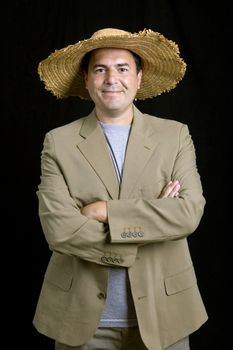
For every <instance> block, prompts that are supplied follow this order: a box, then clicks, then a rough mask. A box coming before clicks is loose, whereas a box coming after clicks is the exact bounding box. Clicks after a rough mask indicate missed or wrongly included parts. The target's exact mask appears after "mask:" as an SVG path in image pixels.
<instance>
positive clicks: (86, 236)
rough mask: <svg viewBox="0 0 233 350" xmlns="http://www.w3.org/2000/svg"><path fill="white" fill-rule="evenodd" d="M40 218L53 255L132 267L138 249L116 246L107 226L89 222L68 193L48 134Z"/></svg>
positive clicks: (39, 194)
mask: <svg viewBox="0 0 233 350" xmlns="http://www.w3.org/2000/svg"><path fill="white" fill-rule="evenodd" d="M37 196H38V199H39V218H40V222H41V226H42V229H43V232H44V235H45V238H46V240H47V242H48V245H49V247H50V249H51V250H52V251H57V252H60V253H64V254H68V255H73V256H76V257H79V258H81V259H84V260H88V261H91V262H94V263H97V264H101V265H114V266H115V265H116V266H125V267H128V266H131V265H132V264H133V263H134V260H135V257H136V254H137V246H136V245H135V246H132V245H130V244H128V245H127V244H126V245H125V246H124V249H122V245H120V244H119V245H117V244H116V245H115V244H114V245H113V244H111V243H110V242H108V241H109V235H108V226H106V225H104V224H103V223H100V222H98V221H96V220H91V219H88V218H86V217H85V216H84V215H82V214H81V213H80V210H79V208H78V206H77V204H76V203H75V201H74V200H73V198H72V197H71V195H70V193H69V188H68V186H67V184H66V182H65V179H64V176H63V174H62V171H61V169H60V167H59V164H58V163H57V161H56V152H55V147H54V142H53V136H52V134H51V133H47V134H46V136H45V140H44V145H43V150H42V155H41V181H40V184H39V186H38V191H37Z"/></svg>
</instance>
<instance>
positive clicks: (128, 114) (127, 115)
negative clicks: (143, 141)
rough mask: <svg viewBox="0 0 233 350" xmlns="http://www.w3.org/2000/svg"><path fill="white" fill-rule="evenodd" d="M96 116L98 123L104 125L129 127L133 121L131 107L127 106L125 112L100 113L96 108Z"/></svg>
mask: <svg viewBox="0 0 233 350" xmlns="http://www.w3.org/2000/svg"><path fill="white" fill-rule="evenodd" d="M96 116H97V119H98V120H99V121H101V122H102V123H106V124H116V125H129V124H131V123H132V120H133V106H132V105H131V106H129V107H128V108H127V109H126V110H125V111H121V112H119V111H115V112H114V111H111V112H110V111H107V112H105V111H102V110H100V109H99V108H98V107H96Z"/></svg>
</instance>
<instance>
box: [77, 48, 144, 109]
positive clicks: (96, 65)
mask: <svg viewBox="0 0 233 350" xmlns="http://www.w3.org/2000/svg"><path fill="white" fill-rule="evenodd" d="M141 75H142V72H141V71H140V72H139V73H137V70H136V63H135V61H134V57H133V55H132V53H131V52H130V51H128V50H124V49H113V48H106V49H97V50H94V51H93V52H92V53H91V57H90V61H89V66H88V72H87V73H85V75H84V78H85V82H86V88H87V90H88V92H89V94H90V97H91V98H92V100H93V101H94V103H95V105H96V107H97V109H98V110H100V111H102V112H105V113H106V112H107V113H119V112H121V111H125V110H126V109H127V107H129V105H131V104H132V102H133V101H134V98H135V95H136V93H137V90H138V88H139V86H140V82H141Z"/></svg>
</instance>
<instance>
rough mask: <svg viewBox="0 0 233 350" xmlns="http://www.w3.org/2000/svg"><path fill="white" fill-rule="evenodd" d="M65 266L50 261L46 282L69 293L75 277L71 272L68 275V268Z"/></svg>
mask: <svg viewBox="0 0 233 350" xmlns="http://www.w3.org/2000/svg"><path fill="white" fill-rule="evenodd" d="M63 266H64V265H60V264H59V265H57V264H54V262H53V261H50V262H49V265H48V268H47V271H46V273H45V280H46V281H47V282H48V283H51V284H53V285H54V286H56V287H59V288H60V289H62V290H64V291H68V290H69V289H70V288H71V285H72V281H73V275H72V273H71V272H70V273H68V271H67V266H66V267H65V269H64V267H63Z"/></svg>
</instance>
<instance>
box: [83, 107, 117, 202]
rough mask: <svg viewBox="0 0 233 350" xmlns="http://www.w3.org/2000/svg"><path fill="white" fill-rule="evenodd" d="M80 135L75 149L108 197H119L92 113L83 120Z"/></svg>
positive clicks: (102, 135)
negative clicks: (80, 137) (80, 153)
mask: <svg viewBox="0 0 233 350" xmlns="http://www.w3.org/2000/svg"><path fill="white" fill-rule="evenodd" d="M80 135H81V136H82V137H83V140H82V141H81V142H80V143H79V144H78V145H77V147H78V148H79V150H80V152H82V154H83V155H84V157H85V158H86V159H87V161H88V162H89V163H90V165H91V166H92V168H93V169H94V171H95V172H96V174H97V175H98V176H99V178H100V179H101V181H102V182H103V183H104V185H105V187H106V188H107V190H108V192H109V194H110V197H111V198H112V199H117V198H118V196H119V182H118V179H117V175H116V172H115V168H114V165H113V162H112V158H111V155H110V152H109V150H108V146H107V143H106V140H105V137H104V134H103V131H102V129H101V127H100V125H99V124H98V121H97V118H96V116H95V112H94V111H92V113H91V114H90V115H89V116H88V117H87V118H85V119H84V122H83V125H82V127H81V129H80Z"/></svg>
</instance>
